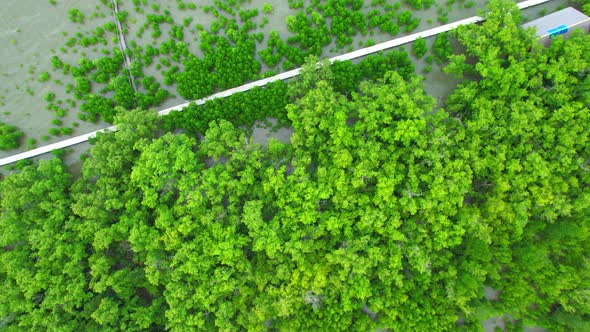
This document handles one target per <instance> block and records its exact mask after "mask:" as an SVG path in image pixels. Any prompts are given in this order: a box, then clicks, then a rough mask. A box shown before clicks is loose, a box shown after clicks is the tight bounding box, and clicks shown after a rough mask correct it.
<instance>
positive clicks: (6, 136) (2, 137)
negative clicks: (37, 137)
mask: <svg viewBox="0 0 590 332" xmlns="http://www.w3.org/2000/svg"><path fill="white" fill-rule="evenodd" d="M22 136H23V132H21V131H20V130H18V128H17V127H15V126H10V125H7V124H4V123H2V122H0V150H10V149H15V148H17V147H18V146H19V145H20V138H21V137H22Z"/></svg>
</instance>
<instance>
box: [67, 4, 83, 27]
mask: <svg viewBox="0 0 590 332" xmlns="http://www.w3.org/2000/svg"><path fill="white" fill-rule="evenodd" d="M68 14H69V19H70V21H72V22H74V23H80V24H81V23H84V14H83V13H82V12H81V11H79V10H78V9H76V8H72V9H70V10H69V11H68Z"/></svg>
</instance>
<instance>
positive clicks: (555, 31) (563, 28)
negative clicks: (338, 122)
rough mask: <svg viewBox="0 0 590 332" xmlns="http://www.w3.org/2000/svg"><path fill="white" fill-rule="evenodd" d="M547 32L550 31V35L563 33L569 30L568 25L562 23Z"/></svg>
mask: <svg viewBox="0 0 590 332" xmlns="http://www.w3.org/2000/svg"><path fill="white" fill-rule="evenodd" d="M547 32H548V33H549V36H557V35H563V34H565V33H567V32H568V27H567V25H565V24H562V25H560V26H558V27H555V28H553V29H549V30H547Z"/></svg>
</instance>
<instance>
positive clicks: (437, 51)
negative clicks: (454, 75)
mask: <svg viewBox="0 0 590 332" xmlns="http://www.w3.org/2000/svg"><path fill="white" fill-rule="evenodd" d="M432 53H433V54H434V59H435V61H436V62H437V63H438V64H442V63H444V62H447V61H448V59H449V56H450V55H451V54H453V48H452V47H451V41H450V39H449V35H448V33H441V34H438V35H436V37H435V38H434V43H433V45H432Z"/></svg>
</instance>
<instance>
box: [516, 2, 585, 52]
mask: <svg viewBox="0 0 590 332" xmlns="http://www.w3.org/2000/svg"><path fill="white" fill-rule="evenodd" d="M522 27H523V28H525V29H526V28H529V27H534V28H536V29H537V37H539V39H540V41H541V42H542V43H544V44H545V45H548V44H549V42H550V41H551V37H553V36H558V35H564V36H563V37H564V38H567V37H568V36H569V35H570V33H571V31H572V30H573V29H576V28H581V29H583V30H584V31H585V32H588V29H589V28H590V17H588V16H586V15H584V14H583V13H581V12H579V11H577V10H576V9H574V8H572V7H568V8H565V9H562V10H560V11H557V12H555V13H552V14H549V15H547V16H544V17H541V18H539V19H537V20H534V21H531V22H529V23H526V24H523V25H522Z"/></svg>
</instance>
